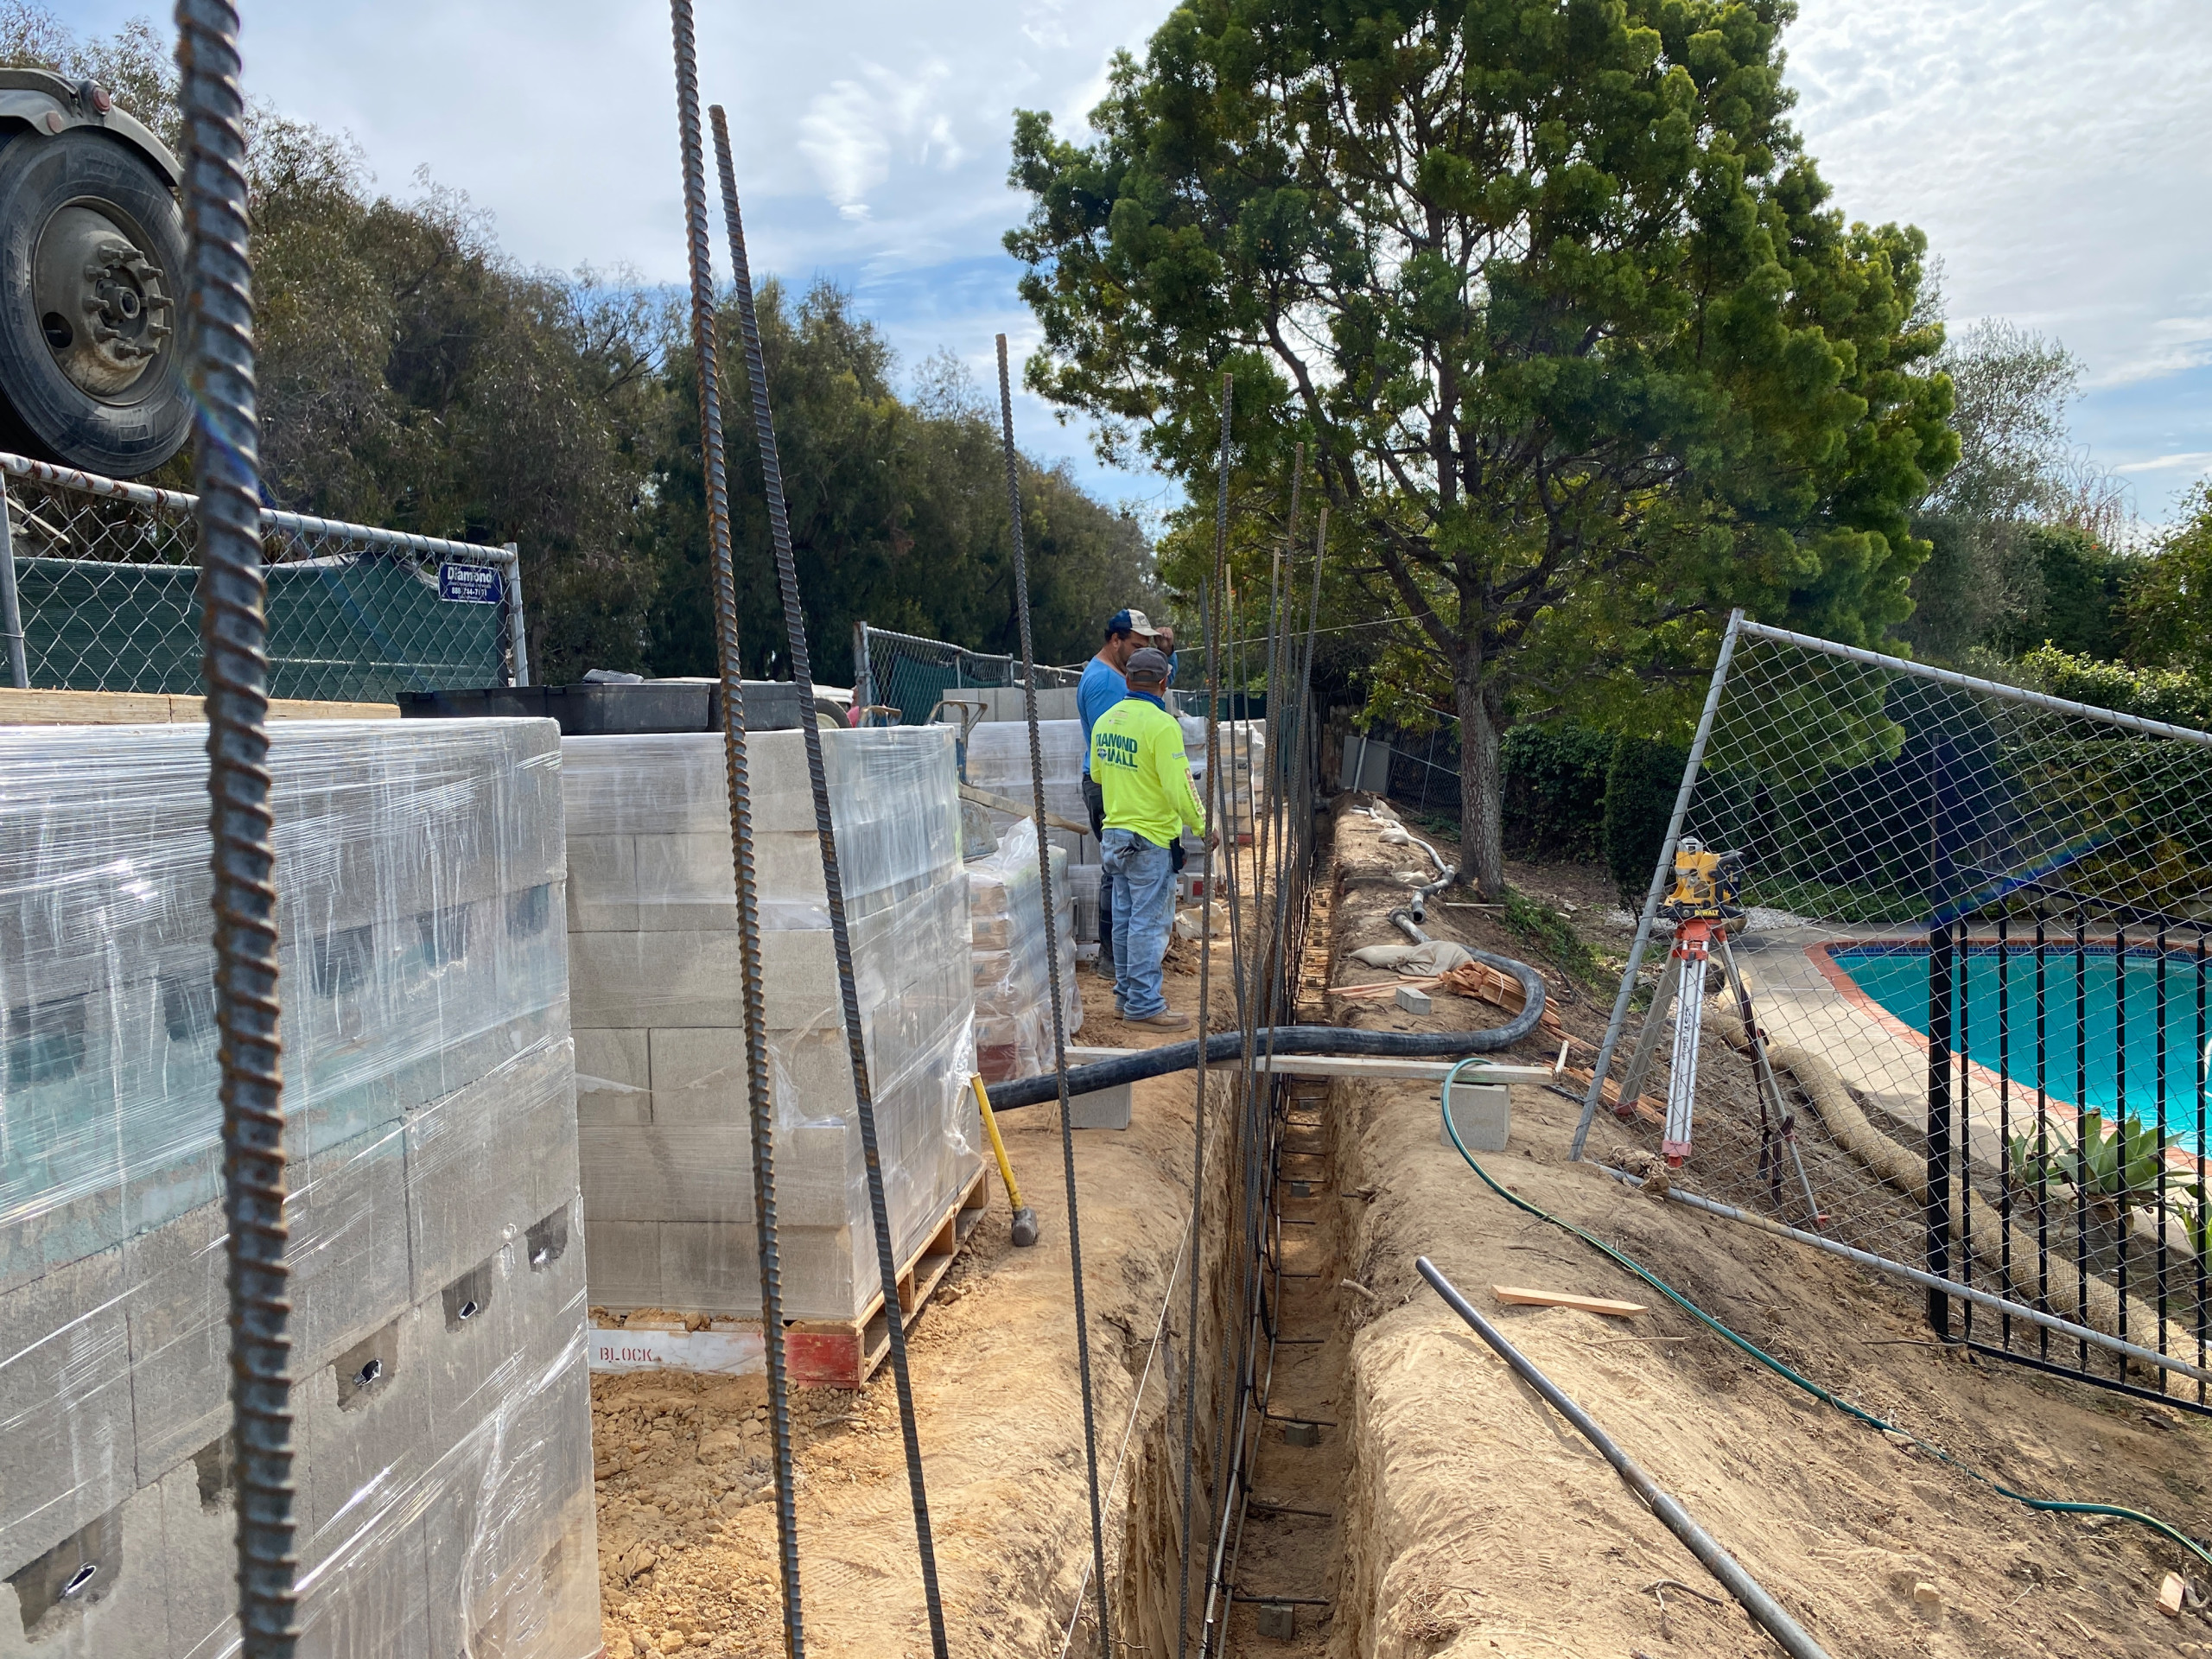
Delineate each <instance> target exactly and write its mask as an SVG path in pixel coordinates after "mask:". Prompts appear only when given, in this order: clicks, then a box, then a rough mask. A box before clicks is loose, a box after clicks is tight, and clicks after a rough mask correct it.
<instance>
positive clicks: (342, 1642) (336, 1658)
mask: <svg viewBox="0 0 2212 1659" xmlns="http://www.w3.org/2000/svg"><path fill="white" fill-rule="evenodd" d="M418 1502H419V1500H418ZM301 1627H302V1628H301V1634H300V1645H299V1649H298V1652H299V1659H384V1656H385V1655H387V1654H389V1655H391V1659H430V1656H431V1648H430V1577H429V1545H428V1541H427V1537H426V1528H425V1526H424V1524H423V1521H422V1520H421V1518H420V1517H419V1516H417V1515H416V1505H413V1504H406V1505H403V1504H394V1505H392V1506H391V1508H389V1509H388V1510H385V1511H384V1512H382V1513H381V1514H380V1515H379V1516H378V1517H377V1520H376V1522H375V1523H374V1524H372V1525H370V1526H367V1527H365V1528H363V1529H359V1530H357V1531H356V1532H354V1533H353V1534H352V1535H349V1536H348V1537H347V1538H346V1541H345V1542H344V1543H343V1545H342V1546H341V1547H340V1549H339V1550H338V1552H337V1554H335V1555H334V1558H333V1559H332V1560H329V1561H328V1562H327V1563H326V1564H325V1565H324V1567H323V1568H322V1574H321V1577H320V1578H319V1579H318V1580H316V1581H315V1584H314V1585H313V1586H311V1587H310V1589H309V1591H308V1594H307V1596H306V1597H305V1599H304V1600H303V1603H302V1608H301ZM441 1659H442V1656H441Z"/></svg>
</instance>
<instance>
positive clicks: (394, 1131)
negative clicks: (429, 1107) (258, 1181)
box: [285, 1127, 413, 1364]
mask: <svg viewBox="0 0 2212 1659" xmlns="http://www.w3.org/2000/svg"><path fill="white" fill-rule="evenodd" d="M406 1152H407V1148H406V1137H405V1135H404V1132H403V1131H402V1130H401V1129H400V1128H397V1127H394V1128H391V1129H388V1130H385V1131H384V1132H382V1133H379V1134H372V1135H363V1136H361V1137H359V1139H357V1140H354V1141H348V1142H346V1144H345V1145H343V1146H339V1147H331V1148H329V1149H327V1151H322V1152H318V1153H314V1154H309V1156H308V1160H307V1170H306V1179H305V1181H304V1182H303V1183H302V1185H300V1186H298V1187H297V1188H296V1190H295V1192H294V1194H293V1197H292V1198H290V1199H289V1201H288V1202H287V1203H286V1205H285V1213H286V1217H287V1218H288V1219H289V1220H290V1221H291V1223H292V1237H291V1242H290V1243H289V1246H288V1247H287V1250H286V1259H287V1260H288V1261H289V1262H290V1263H291V1265H292V1271H293V1273H294V1274H296V1280H295V1283H296V1286H297V1289H296V1291H295V1293H294V1300H295V1306H296V1307H298V1308H299V1310H300V1311H301V1313H302V1315H303V1316H304V1318H303V1320H302V1325H303V1327H304V1329H303V1332H302V1337H301V1338H300V1349H299V1351H300V1352H301V1353H302V1357H303V1358H305V1359H306V1360H307V1361H308V1363H313V1364H320V1363H321V1362H322V1361H324V1360H325V1359H327V1358H328V1357H330V1356H332V1355H333V1354H335V1353H337V1352H338V1351H340V1350H341V1349H344V1348H347V1347H350V1346H351V1345H352V1344H353V1343H355V1342H356V1341H358V1340H359V1338H362V1337H363V1336H365V1335H366V1334H367V1333H368V1332H371V1331H374V1330H377V1329H378V1328H379V1327H381V1326H383V1325H388V1324H390V1323H391V1320H392V1319H393V1318H394V1317H396V1316H397V1314H398V1313H399V1312H400V1310H402V1309H403V1308H404V1307H405V1306H407V1305H408V1301H409V1300H410V1294H411V1291H412V1287H413V1281H412V1277H411V1273H410V1261H409V1256H410V1245H409V1238H408V1226H407V1211H408V1201H409V1194H408V1192H407V1160H406Z"/></svg>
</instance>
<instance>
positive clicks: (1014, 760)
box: [968, 720, 1098, 864]
mask: <svg viewBox="0 0 2212 1659" xmlns="http://www.w3.org/2000/svg"><path fill="white" fill-rule="evenodd" d="M1037 741H1038V749H1039V754H1040V755H1041V757H1042V759H1043V760H1044V766H1045V810H1046V811H1047V812H1049V813H1051V814H1052V816H1053V817H1060V818H1065V819H1066V820H1067V821H1068V822H1069V823H1090V808H1089V807H1088V806H1086V805H1085V804H1084V799H1083V768H1084V753H1083V722H1082V721H1079V720H1040V721H1038V722H1037ZM1032 775H1033V774H1032V772H1031V770H1030V766H1029V725H1028V722H1027V721H986V722H985V723H984V724H982V725H980V726H978V727H976V729H975V730H974V731H972V732H970V733H969V734H968V781H969V783H970V784H973V785H975V786H976V788H978V789H982V790H988V791H990V792H991V793H992V794H994V795H1002V796H1004V797H1006V798H1007V799H1009V800H1014V801H1020V802H1021V803H1023V804H1024V805H1025V806H1026V805H1027V803H1028V802H1029V801H1030V799H1031V798H1032V791H1033V789H1034V788H1035V785H1033V783H1032V782H1031V781H1030V779H1031V777H1032ZM1014 822H1015V820H1014V818H1013V817H1011V816H1010V815H1008V814H1007V813H1004V812H994V813H992V814H991V823H992V824H993V825H994V827H995V828H996V829H999V830H1001V832H1003V831H1005V830H1007V829H1010V828H1011V827H1012V826H1013V824H1014ZM1049 839H1050V840H1051V842H1052V845H1053V846H1055V847H1058V849H1060V850H1061V851H1062V852H1064V853H1065V854H1066V855H1067V856H1068V861H1069V862H1070V863H1071V864H1096V863H1097V862H1098V843H1097V842H1096V841H1094V840H1092V839H1091V838H1090V836H1087V835H1077V834H1076V833H1075V832H1074V831H1073V830H1070V829H1054V830H1052V832H1051V835H1050V837H1049Z"/></svg>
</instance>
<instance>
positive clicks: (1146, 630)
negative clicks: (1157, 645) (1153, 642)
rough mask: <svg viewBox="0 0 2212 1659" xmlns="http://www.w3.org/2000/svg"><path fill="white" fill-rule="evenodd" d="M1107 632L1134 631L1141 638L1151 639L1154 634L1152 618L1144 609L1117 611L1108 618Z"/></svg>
mask: <svg viewBox="0 0 2212 1659" xmlns="http://www.w3.org/2000/svg"><path fill="white" fill-rule="evenodd" d="M1106 632H1109V633H1134V634H1135V635H1136V636H1138V638H1140V639H1151V638H1152V635H1153V627H1152V619H1151V618H1150V617H1148V616H1147V615H1146V614H1145V613H1143V612H1142V611H1128V610H1122V611H1116V612H1115V613H1114V614H1113V615H1112V616H1111V617H1110V618H1109V619H1108V620H1107V623H1106Z"/></svg>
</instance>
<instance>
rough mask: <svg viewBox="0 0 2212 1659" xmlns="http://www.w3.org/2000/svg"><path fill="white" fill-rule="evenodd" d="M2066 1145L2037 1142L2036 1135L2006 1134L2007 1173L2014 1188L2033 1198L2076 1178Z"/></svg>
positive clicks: (2015, 1190) (2013, 1189)
mask: <svg viewBox="0 0 2212 1659" xmlns="http://www.w3.org/2000/svg"><path fill="white" fill-rule="evenodd" d="M2067 1154H2068V1149H2067V1148H2066V1147H2052V1146H2048V1145H2046V1146H2043V1147H2038V1146H2037V1144H2036V1137H2035V1136H2034V1135H2006V1136H2005V1174H2006V1176H2007V1177H2008V1178H2009V1184H2010V1185H2011V1186H2012V1191H2014V1192H2018V1193H2021V1194H2023V1195H2024V1196H2025V1197H2027V1198H2031V1199H2032V1198H2036V1195H2037V1194H2038V1193H2044V1192H2049V1191H2050V1189H2051V1188H2052V1187H2054V1186H2062V1185H2066V1184H2067V1183H2069V1181H2071V1180H2072V1179H2073V1160H2071V1159H2070V1158H2069V1156H2068V1155H2067Z"/></svg>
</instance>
